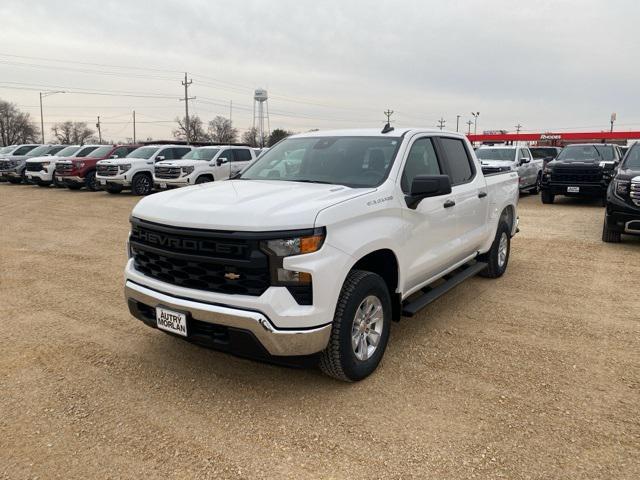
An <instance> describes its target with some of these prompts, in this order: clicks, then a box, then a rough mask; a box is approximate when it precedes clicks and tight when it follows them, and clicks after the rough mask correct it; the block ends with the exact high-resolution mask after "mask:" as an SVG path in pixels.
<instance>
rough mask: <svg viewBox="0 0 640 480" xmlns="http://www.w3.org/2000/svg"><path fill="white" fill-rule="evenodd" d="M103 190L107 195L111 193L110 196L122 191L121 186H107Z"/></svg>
mask: <svg viewBox="0 0 640 480" xmlns="http://www.w3.org/2000/svg"><path fill="white" fill-rule="evenodd" d="M105 190H106V191H107V192H108V193H112V194H116V193H120V192H121V191H122V185H113V184H111V185H107V187H106V188H105Z"/></svg>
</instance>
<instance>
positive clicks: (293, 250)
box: [264, 229, 325, 257]
mask: <svg viewBox="0 0 640 480" xmlns="http://www.w3.org/2000/svg"><path fill="white" fill-rule="evenodd" d="M324 237H325V234H324V231H323V230H322V229H316V231H315V232H314V234H313V235H310V236H307V237H294V238H283V239H278V240H267V241H266V242H264V246H265V248H266V249H267V250H269V251H270V252H271V253H273V254H274V255H275V256H276V257H290V256H293V255H302V254H304V253H313V252H317V251H318V250H320V248H321V247H322V244H323V243H324Z"/></svg>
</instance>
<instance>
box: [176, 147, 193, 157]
mask: <svg viewBox="0 0 640 480" xmlns="http://www.w3.org/2000/svg"><path fill="white" fill-rule="evenodd" d="M190 151H191V149H190V148H184V147H177V148H174V149H173V158H174V159H178V158H182V157H184V156H185V155H186V154H187V153H189V152H190Z"/></svg>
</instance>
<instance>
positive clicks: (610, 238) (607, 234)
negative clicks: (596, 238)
mask: <svg viewBox="0 0 640 480" xmlns="http://www.w3.org/2000/svg"><path fill="white" fill-rule="evenodd" d="M621 240H622V235H621V234H620V232H614V231H613V230H611V229H610V228H609V222H607V218H606V217H605V219H604V225H603V226H602V241H603V242H607V243H620V241H621Z"/></svg>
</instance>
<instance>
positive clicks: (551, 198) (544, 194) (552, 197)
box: [540, 190, 556, 204]
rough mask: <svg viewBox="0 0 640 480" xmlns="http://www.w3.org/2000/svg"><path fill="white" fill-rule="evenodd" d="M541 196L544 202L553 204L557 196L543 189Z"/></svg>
mask: <svg viewBox="0 0 640 480" xmlns="http://www.w3.org/2000/svg"><path fill="white" fill-rule="evenodd" d="M540 198H541V199H542V203H544V204H551V203H553V201H554V200H555V198H556V196H555V195H554V194H553V193H551V192H548V191H546V190H543V191H542V194H541V195H540Z"/></svg>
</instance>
